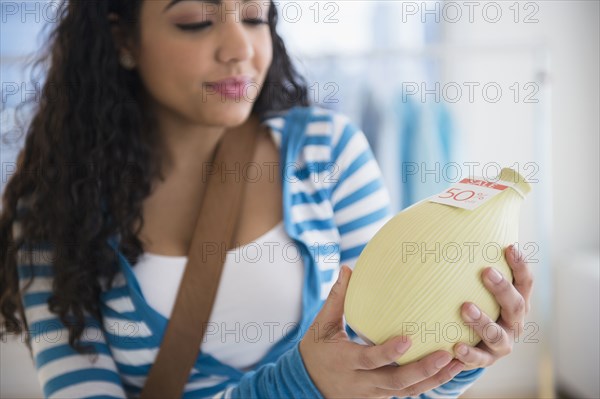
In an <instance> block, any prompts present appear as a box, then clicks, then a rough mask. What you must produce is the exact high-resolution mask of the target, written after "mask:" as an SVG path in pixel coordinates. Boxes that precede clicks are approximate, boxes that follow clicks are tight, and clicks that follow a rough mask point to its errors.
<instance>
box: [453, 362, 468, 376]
mask: <svg viewBox="0 0 600 399" xmlns="http://www.w3.org/2000/svg"><path fill="white" fill-rule="evenodd" d="M464 367H465V365H464V363H462V362H457V363H455V364H453V365H452V367H450V374H451V375H452V376H455V375H456V374H458V373H460V371H461V370H462V369H463V368H464Z"/></svg>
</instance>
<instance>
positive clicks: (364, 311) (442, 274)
mask: <svg viewBox="0 0 600 399" xmlns="http://www.w3.org/2000/svg"><path fill="white" fill-rule="evenodd" d="M469 182H473V180H472V179H471V180H470V181H469ZM475 182H479V184H481V183H482V182H483V184H484V185H485V184H486V183H488V182H489V181H486V180H483V179H481V180H475ZM491 182H494V183H490V184H491V185H495V186H496V187H502V186H504V187H505V189H502V190H501V191H500V190H498V191H499V193H496V191H494V193H496V194H495V195H492V196H489V198H487V201H480V202H482V203H481V204H480V205H479V206H477V207H476V208H475V209H463V208H459V207H455V206H452V205H448V204H441V203H436V202H432V201H430V200H431V199H432V198H434V197H436V198H437V197H439V196H441V197H444V198H448V197H451V196H453V195H455V194H456V195H455V197H452V198H450V199H451V200H455V201H456V203H460V202H465V201H464V198H467V197H469V198H471V201H472V202H475V203H476V202H477V199H478V198H483V197H485V193H482V192H480V191H479V189H478V188H477V187H478V186H472V187H471V188H472V189H469V187H468V186H467V189H466V190H465V189H452V190H448V191H446V192H444V193H440V194H439V195H438V196H432V197H430V198H428V199H425V200H423V201H421V202H418V203H416V204H414V205H412V206H411V207H409V208H407V209H405V210H403V211H401V212H399V213H398V214H396V215H395V216H394V217H392V218H391V219H390V220H389V221H388V222H387V223H386V224H385V225H384V226H383V227H381V229H379V231H377V233H376V234H375V236H374V237H373V238H372V239H371V240H370V241H369V242H368V243H367V245H366V246H365V248H364V249H363V251H362V253H361V254H360V256H359V258H358V260H357V262H356V265H355V267H354V270H353V273H352V277H351V279H350V282H349V286H348V290H347V292H346V299H345V304H344V315H345V318H346V322H347V323H348V325H349V326H350V327H351V328H352V329H353V330H354V331H355V332H356V333H357V334H358V335H359V336H360V337H361V338H362V339H363V340H365V341H366V342H367V343H369V344H382V343H383V342H385V341H386V340H388V339H389V338H392V337H395V336H398V335H408V336H409V337H410V338H411V341H412V345H411V347H410V348H409V350H408V351H407V352H406V353H405V354H404V355H403V356H401V357H399V358H398V359H396V361H395V362H396V363H397V364H398V365H402V364H406V363H410V362H413V361H416V360H419V359H421V358H422V357H424V356H426V355H427V354H429V353H432V352H434V351H436V350H446V351H448V352H450V353H451V354H452V353H453V347H454V345H455V344H456V343H457V342H459V341H460V342H464V343H466V344H468V345H471V346H475V345H476V344H477V343H478V342H479V341H480V340H481V338H480V337H479V336H478V335H477V334H476V333H475V332H474V330H473V329H472V327H471V326H469V325H468V324H467V323H466V322H465V321H463V319H462V318H461V315H460V308H461V305H462V304H463V303H464V302H467V301H470V302H473V303H475V304H476V305H478V306H479V308H480V309H481V310H482V311H483V312H485V313H486V314H487V315H489V316H490V317H491V318H492V320H497V318H498V316H499V314H500V307H499V305H498V303H497V302H496V300H495V297H494V296H493V295H492V294H491V292H490V291H488V289H487V288H486V287H485V286H484V284H483V282H482V277H481V274H482V271H483V269H484V268H486V267H488V266H493V267H495V268H496V269H498V270H499V271H500V272H501V273H502V274H503V275H504V277H505V278H506V279H508V280H509V281H512V272H511V269H510V266H509V265H508V263H507V262H506V258H505V256H504V249H505V248H506V247H507V246H508V245H510V244H515V243H517V240H518V227H519V213H520V207H521V203H522V201H523V199H524V198H525V196H526V195H527V194H528V193H529V191H530V190H531V187H530V185H529V183H528V182H526V181H525V179H523V177H522V176H521V175H519V174H518V173H517V172H515V171H514V170H512V169H509V168H504V169H502V171H501V173H500V175H499V176H498V177H497V178H496V179H494V180H492V181H491ZM455 186H456V185H455ZM463 188H464V186H463ZM461 190H462V191H461ZM481 190H484V189H483V188H482V189H481ZM486 190H488V192H489V191H490V189H489V188H486ZM491 190H492V191H493V190H494V189H493V188H492V189H491ZM446 201H447V199H446ZM497 333H498V332H497V331H496V330H494V328H493V326H492V325H490V326H489V327H487V329H486V334H489V335H490V336H491V337H494V336H496V334H497Z"/></svg>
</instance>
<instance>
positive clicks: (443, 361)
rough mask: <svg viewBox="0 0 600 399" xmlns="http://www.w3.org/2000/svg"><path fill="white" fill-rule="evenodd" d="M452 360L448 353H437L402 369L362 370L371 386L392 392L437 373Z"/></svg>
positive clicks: (388, 367)
mask: <svg viewBox="0 0 600 399" xmlns="http://www.w3.org/2000/svg"><path fill="white" fill-rule="evenodd" d="M451 360H452V355H451V354H450V353H448V352H446V351H437V352H434V353H432V354H430V355H427V356H426V357H424V358H422V359H420V360H417V361H415V362H412V363H407V364H405V365H402V366H400V367H398V366H386V367H381V368H379V369H377V370H368V371H365V370H360V371H361V373H363V374H364V377H363V378H365V379H366V380H367V382H369V383H370V385H372V386H375V387H378V388H383V389H391V390H402V389H405V388H407V387H409V386H411V385H414V384H416V383H418V382H420V381H423V380H425V379H427V378H429V377H431V376H433V375H435V374H436V373H438V372H439V371H440V370H441V369H442V368H443V367H444V366H446V365H447V364H448V363H450V361H451Z"/></svg>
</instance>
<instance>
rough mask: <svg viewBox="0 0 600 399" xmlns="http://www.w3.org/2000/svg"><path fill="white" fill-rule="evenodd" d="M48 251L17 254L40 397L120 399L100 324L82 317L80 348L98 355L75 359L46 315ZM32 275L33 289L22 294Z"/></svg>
mask: <svg viewBox="0 0 600 399" xmlns="http://www.w3.org/2000/svg"><path fill="white" fill-rule="evenodd" d="M19 227H20V226H19V222H18V221H15V222H14V224H13V237H17V234H18V232H19ZM48 247H49V246H42V245H39V246H36V247H34V248H32V249H33V251H32V253H31V259H30V257H29V250H26V249H25V247H24V246H23V245H22V246H21V247H20V248H19V250H18V251H17V268H18V275H19V285H20V287H21V292H22V294H21V300H22V303H23V306H24V309H25V319H26V322H27V326H28V331H29V344H30V346H31V354H32V357H33V362H34V365H35V368H36V371H37V376H38V380H39V382H40V385H41V387H42V390H43V393H44V397H46V398H90V397H103V398H125V397H126V395H125V391H124V390H123V387H122V385H121V380H120V378H119V374H118V371H117V368H116V365H115V362H114V360H113V358H112V355H111V352H110V349H109V347H108V345H107V343H106V341H105V338H104V333H103V331H102V329H101V325H100V323H99V322H97V321H96V320H94V319H93V318H92V317H90V316H89V315H86V327H85V330H84V331H83V334H82V339H81V343H82V344H83V345H92V346H93V347H94V348H95V349H96V352H97V356H93V355H87V354H79V353H78V352H76V351H75V350H74V349H73V348H72V347H71V346H70V345H69V342H68V330H67V328H66V327H65V325H64V324H63V323H62V322H61V321H60V319H59V318H58V316H57V315H55V314H54V313H51V312H50V310H49V308H48V303H47V301H48V298H49V297H50V295H51V290H52V278H53V277H52V275H53V273H52V265H51V259H52V255H51V251H50V250H48V249H47V248H48ZM30 264H31V267H30ZM32 276H33V277H34V279H33V282H32V284H31V285H29V287H27V288H26V289H24V288H25V284H26V283H27V282H28V281H29V280H30V278H31V277H32ZM23 289H24V290H23Z"/></svg>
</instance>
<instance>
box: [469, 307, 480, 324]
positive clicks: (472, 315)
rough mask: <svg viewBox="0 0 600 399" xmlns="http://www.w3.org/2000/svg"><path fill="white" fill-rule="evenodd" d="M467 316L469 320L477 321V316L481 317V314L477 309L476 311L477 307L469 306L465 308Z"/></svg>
mask: <svg viewBox="0 0 600 399" xmlns="http://www.w3.org/2000/svg"><path fill="white" fill-rule="evenodd" d="M467 315H468V316H469V317H470V318H471V320H473V321H475V320H477V319H479V316H481V312H480V311H479V309H477V306H475V305H473V304H470V305H469V307H468V308H467Z"/></svg>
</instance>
